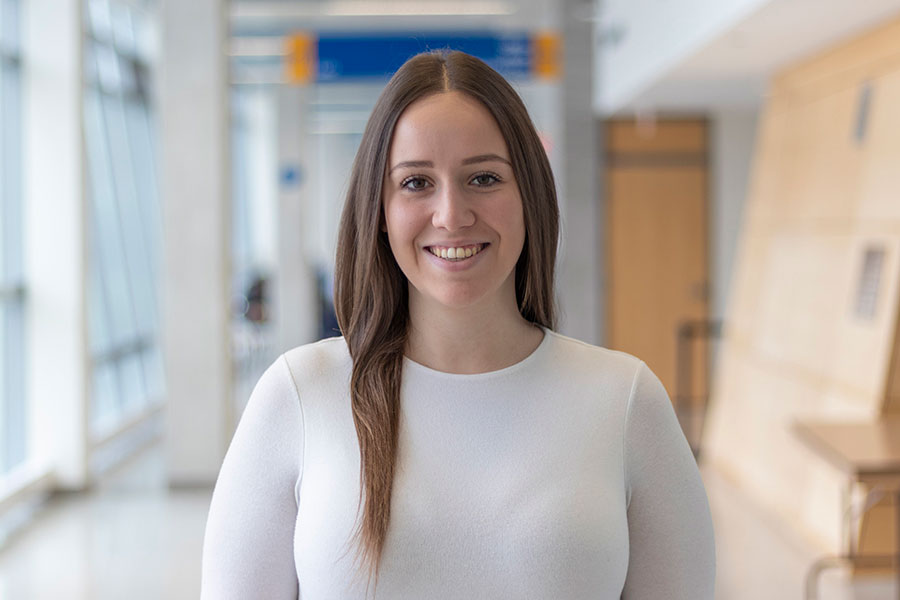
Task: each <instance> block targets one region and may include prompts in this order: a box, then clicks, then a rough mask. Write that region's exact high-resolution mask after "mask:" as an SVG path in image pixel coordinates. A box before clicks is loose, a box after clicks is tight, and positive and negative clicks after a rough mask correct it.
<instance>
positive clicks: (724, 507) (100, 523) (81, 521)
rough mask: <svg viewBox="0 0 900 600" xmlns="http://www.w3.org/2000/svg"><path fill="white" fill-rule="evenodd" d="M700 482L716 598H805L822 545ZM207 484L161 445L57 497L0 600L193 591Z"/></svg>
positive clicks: (861, 595)
mask: <svg viewBox="0 0 900 600" xmlns="http://www.w3.org/2000/svg"><path fill="white" fill-rule="evenodd" d="M703 478H704V482H705V484H706V489H707V493H708V495H709V499H710V505H711V508H712V513H713V521H714V523H715V529H716V552H717V563H718V566H717V583H716V598H717V600H782V599H784V600H802V599H803V586H804V575H805V572H806V569H807V567H808V566H809V565H810V564H811V563H812V562H813V561H814V560H815V559H816V557H817V556H818V554H819V552H818V551H817V550H816V549H815V548H809V547H808V546H806V545H805V544H804V542H803V541H802V540H800V539H798V538H795V537H792V536H791V535H790V533H789V532H787V531H786V530H785V529H784V528H782V527H778V526H777V524H775V522H774V521H773V520H772V519H771V517H770V516H768V515H766V514H764V513H762V512H761V511H760V510H759V509H757V508H756V507H755V506H754V505H752V504H751V503H750V502H748V501H747V500H746V499H745V498H744V497H742V496H741V495H740V494H738V493H737V491H736V490H735V488H734V487H733V486H732V485H731V484H730V483H729V482H728V481H727V480H725V479H723V478H722V477H721V476H720V475H718V474H717V473H715V472H712V471H709V470H705V471H704V472H703ZM209 499H210V490H209V489H197V490H177V491H170V490H167V489H166V486H165V464H164V456H163V452H162V449H161V448H160V447H158V446H156V447H153V448H150V449H148V450H146V451H144V452H143V453H142V454H141V455H139V456H138V457H136V458H135V459H133V460H132V461H131V462H130V463H129V464H128V465H126V466H125V467H123V468H122V469H121V470H120V472H119V473H118V474H117V475H115V476H114V477H111V478H110V479H109V480H108V481H107V482H105V483H104V484H103V485H101V486H99V487H98V489H97V490H95V491H94V492H92V493H90V494H83V495H70V496H61V497H58V498H56V499H54V500H53V501H52V502H51V503H50V504H49V506H48V508H47V509H46V510H44V511H43V512H41V514H40V516H39V517H38V518H37V520H36V521H35V522H34V523H33V525H32V526H31V527H30V528H28V529H27V530H25V531H24V532H22V533H21V534H19V535H18V536H17V537H15V538H14V539H13V540H11V542H10V543H9V544H8V546H7V547H6V548H5V549H4V550H3V551H2V552H0V600H50V599H53V600H57V599H60V598H65V599H66V600H83V599H85V600H86V599H92V600H93V599H99V600H114V599H115V600H121V599H122V598H128V599H129V600H143V599H147V600H150V599H153V600H158V599H167V600H169V599H171V600H175V599H181V598H184V599H189V598H197V597H198V596H199V589H200V553H201V549H202V545H203V529H204V526H205V522H206V514H207V510H208V508H209ZM895 585H896V583H895V580H894V579H893V578H891V577H882V578H877V579H876V578H873V579H867V580H860V581H857V582H850V581H848V579H847V577H846V576H845V575H844V574H843V573H842V572H841V571H839V570H838V571H828V572H826V573H825V574H823V576H822V579H821V584H820V594H819V598H820V600H892V599H893V598H896V597H897V596H896V594H895V593H894V591H893V590H894V589H895Z"/></svg>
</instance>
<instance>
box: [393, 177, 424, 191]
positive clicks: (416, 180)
mask: <svg viewBox="0 0 900 600" xmlns="http://www.w3.org/2000/svg"><path fill="white" fill-rule="evenodd" d="M426 185H428V182H427V181H425V179H423V178H422V177H410V178H408V179H404V180H403V183H401V184H400V187H402V188H406V189H408V190H413V191H415V190H424V189H425V186H426Z"/></svg>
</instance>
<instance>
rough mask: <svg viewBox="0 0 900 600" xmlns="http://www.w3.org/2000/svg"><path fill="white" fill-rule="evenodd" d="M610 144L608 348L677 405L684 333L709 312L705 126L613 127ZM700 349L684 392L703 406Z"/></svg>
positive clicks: (664, 122)
mask: <svg viewBox="0 0 900 600" xmlns="http://www.w3.org/2000/svg"><path fill="white" fill-rule="evenodd" d="M606 136H607V137H606V148H607V165H606V178H605V179H606V198H607V219H606V223H607V234H606V239H607V243H608V251H607V257H608V258H607V260H608V262H607V270H608V273H609V281H608V290H609V291H608V295H609V298H608V301H607V315H606V322H607V332H608V340H607V345H609V347H610V348H614V349H616V350H623V351H625V352H629V353H631V354H634V355H635V356H638V357H640V358H641V359H642V360H644V361H645V362H646V363H647V365H648V366H649V367H650V368H651V369H652V370H653V371H654V372H655V373H656V375H657V376H658V377H659V378H660V380H661V381H662V383H663V385H665V387H666V390H667V391H668V393H669V395H670V397H671V398H672V399H673V401H675V400H677V398H676V396H677V395H678V390H677V389H676V387H677V384H678V378H677V374H676V371H677V369H676V366H677V361H676V348H677V337H676V334H677V329H678V325H679V324H680V323H681V322H683V321H684V320H702V319H706V318H707V314H708V306H707V293H708V264H707V263H708V254H709V250H708V244H707V236H708V233H707V214H708V201H707V194H708V178H709V175H708V167H707V155H706V154H707V125H706V122H705V121H703V120H699V119H677V120H676V119H671V120H669V119H661V120H658V121H655V122H653V123H651V124H647V125H643V124H640V123H635V122H634V121H630V120H625V121H623V120H611V121H608V122H607V123H606ZM692 350H693V352H694V354H693V356H694V361H693V367H694V370H693V377H692V381H693V385H692V389H691V390H684V392H685V393H686V394H688V395H689V396H691V397H693V398H696V399H700V400H701V403H702V404H704V405H705V402H706V396H707V394H708V389H707V387H708V383H707V380H708V373H707V366H706V365H707V361H706V357H707V349H706V344H705V343H704V342H702V341H700V342H695V343H694V345H693V346H692ZM698 408H699V407H698ZM697 414H700V411H699V410H698V411H697ZM691 442H692V443H694V444H696V443H697V440H696V439H693V440H691Z"/></svg>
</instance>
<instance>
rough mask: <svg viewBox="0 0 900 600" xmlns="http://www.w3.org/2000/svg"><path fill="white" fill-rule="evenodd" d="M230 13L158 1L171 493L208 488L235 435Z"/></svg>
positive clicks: (195, 0) (208, 3)
mask: <svg viewBox="0 0 900 600" xmlns="http://www.w3.org/2000/svg"><path fill="white" fill-rule="evenodd" d="M226 8H227V5H226V2H225V1H224V0H191V1H190V2H183V1H181V0H164V1H163V2H162V4H161V11H160V15H161V31H162V43H161V45H160V47H161V56H160V59H161V60H160V74H161V77H160V88H159V109H160V110H159V112H160V125H161V134H162V135H161V144H160V156H161V159H162V160H161V166H162V173H161V175H162V206H163V233H164V252H163V254H164V258H163V264H164V269H163V272H164V277H163V321H164V325H163V348H164V355H165V368H166V381H167V389H168V408H167V413H168V414H167V422H168V427H167V432H168V436H167V447H166V450H167V460H168V470H169V482H170V485H203V484H209V483H212V482H214V481H215V479H216V476H217V474H218V471H219V467H220V465H221V463H222V458H223V457H224V454H225V450H226V449H227V446H228V443H229V441H230V436H231V432H232V430H233V421H234V414H233V412H234V411H233V409H232V405H231V385H232V376H231V364H232V363H231V350H230V343H231V339H230V335H229V321H230V307H229V297H230V275H231V264H230V262H231V261H230V257H231V247H230V230H231V223H230V214H231V210H230V202H231V200H230V194H229V172H230V171H229V161H228V155H229V145H228V131H229V128H228V102H227V90H228V80H227V73H228V68H227V67H228V65H227V59H226V52H225V45H226V43H227V15H226Z"/></svg>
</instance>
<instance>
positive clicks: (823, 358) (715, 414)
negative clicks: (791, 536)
mask: <svg viewBox="0 0 900 600" xmlns="http://www.w3.org/2000/svg"><path fill="white" fill-rule="evenodd" d="M758 140H759V141H758V145H757V150H756V155H755V158H754V167H753V172H752V182H751V185H750V188H749V193H748V199H747V206H746V209H745V220H744V222H743V225H742V230H741V238H740V240H739V242H738V249H737V254H736V261H735V272H734V276H733V282H732V291H731V296H730V298H731V299H730V303H729V306H728V307H727V309H726V322H725V328H724V331H723V340H722V344H721V355H720V361H719V367H718V369H717V372H716V373H715V374H714V378H713V385H712V399H711V403H710V409H709V410H710V412H709V415H708V420H707V427H706V430H705V435H704V439H703V457H704V460H707V461H710V462H711V463H713V464H715V465H716V466H718V467H719V468H720V469H721V470H722V471H723V472H724V473H726V474H727V475H728V476H730V477H731V478H733V479H734V480H735V481H736V482H737V483H738V484H739V485H741V487H742V488H743V489H745V490H746V491H747V492H748V493H749V494H750V495H751V496H754V497H755V498H756V499H757V500H758V501H760V502H761V503H762V504H764V505H765V506H768V507H770V508H771V509H772V510H773V511H774V512H775V513H777V514H778V515H780V516H781V518H782V519H783V521H784V523H785V525H786V526H791V527H794V528H796V529H797V530H798V531H799V532H801V533H805V534H807V535H808V536H809V537H810V538H811V539H814V540H817V541H819V542H820V543H821V544H822V545H824V546H827V547H828V550H830V551H834V552H837V551H839V550H841V548H840V547H839V542H840V523H841V513H840V498H841V491H842V485H843V483H844V476H843V474H841V473H839V472H837V471H836V470H835V469H834V468H832V467H830V466H828V465H827V464H826V463H825V462H824V461H823V460H822V459H821V457H819V456H816V455H814V454H813V453H811V452H810V451H808V450H806V449H805V448H804V447H803V446H802V445H801V444H799V443H798V442H797V441H795V439H794V436H793V435H792V434H791V425H792V423H793V421H794V420H795V419H797V418H807V419H817V420H828V419H834V420H851V421H852V420H861V419H867V418H868V419H874V418H877V417H878V416H879V415H882V414H885V413H887V412H900V335H898V331H900V323H898V309H900V19H898V20H895V21H893V22H891V23H886V24H884V25H883V26H881V27H879V28H877V29H876V30H874V31H873V32H871V33H869V34H866V35H863V36H860V37H859V38H858V39H855V40H851V41H849V42H847V43H846V44H843V45H841V46H840V47H837V48H835V49H832V50H829V51H827V52H825V53H823V54H822V55H821V56H819V57H813V58H811V59H810V60H808V61H805V62H804V63H802V64H798V65H795V66H793V67H791V68H790V69H787V70H786V71H784V72H783V73H781V74H779V75H778V76H777V77H776V78H775V79H774V80H773V82H772V85H771V95H770V97H769V100H768V103H767V106H766V108H765V111H764V113H763V115H762V118H761V120H760V133H759V136H758ZM867 257H868V258H867ZM866 264H868V266H869V267H868V274H869V276H870V277H869V279H868V281H869V284H870V286H869V287H866V286H863V285H862V283H863V281H864V278H863V271H864V265H866ZM875 284H877V285H875ZM861 290H862V291H865V290H868V292H867V293H861ZM886 514H888V511H886V510H884V507H879V509H878V510H876V511H874V512H873V513H872V514H871V515H869V516H868V517H867V519H866V520H865V521H864V523H862V524H861V526H860V528H861V529H865V530H866V531H869V532H871V531H876V530H879V529H883V528H884V527H886V526H889V525H892V523H888V522H882V521H883V520H884V518H885V517H884V516H883V515H886ZM868 539H869V541H868V542H866V541H865V540H864V542H863V543H868V544H870V546H871V547H870V548H869V549H868V550H871V549H872V547H874V546H875V545H879V544H883V543H884V540H883V538H879V537H877V536H871V535H870V536H869V537H868ZM866 550H867V549H866V548H862V551H863V552H865V551H866Z"/></svg>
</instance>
